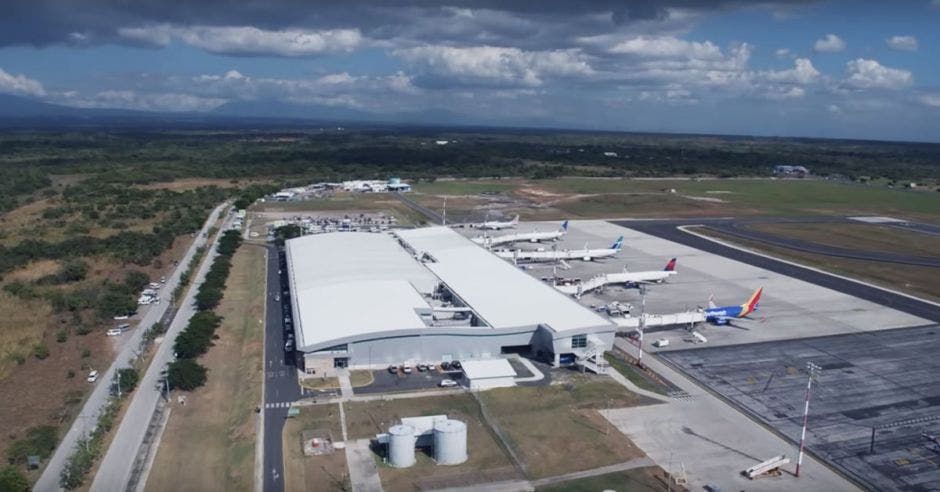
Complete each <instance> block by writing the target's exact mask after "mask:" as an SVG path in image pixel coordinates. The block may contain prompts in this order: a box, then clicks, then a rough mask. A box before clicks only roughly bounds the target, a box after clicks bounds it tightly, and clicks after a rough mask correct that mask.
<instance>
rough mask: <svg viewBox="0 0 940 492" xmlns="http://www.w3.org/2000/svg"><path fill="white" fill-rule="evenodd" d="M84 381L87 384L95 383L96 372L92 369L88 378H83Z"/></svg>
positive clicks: (96, 378)
mask: <svg viewBox="0 0 940 492" xmlns="http://www.w3.org/2000/svg"><path fill="white" fill-rule="evenodd" d="M85 380H86V381H88V382H89V383H94V382H95V381H97V380H98V371H96V370H94V369H92V370H91V372H89V373H88V377H87V378H85Z"/></svg>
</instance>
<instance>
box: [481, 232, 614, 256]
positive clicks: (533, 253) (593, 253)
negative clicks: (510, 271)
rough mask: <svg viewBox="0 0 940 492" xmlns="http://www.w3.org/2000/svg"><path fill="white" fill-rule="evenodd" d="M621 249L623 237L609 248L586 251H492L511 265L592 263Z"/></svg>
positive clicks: (585, 248) (586, 249) (586, 248)
mask: <svg viewBox="0 0 940 492" xmlns="http://www.w3.org/2000/svg"><path fill="white" fill-rule="evenodd" d="M622 248H623V236H620V237H618V238H617V240H616V241H614V244H611V245H610V247H609V248H602V249H588V247H587V245H585V246H584V249H565V250H561V251H526V250H521V249H516V250H509V249H503V250H497V251H494V253H495V254H496V256H498V257H500V258H503V259H506V260H512V261H513V263H520V262H522V263H525V262H540V261H561V260H582V261H593V260H596V259H599V258H608V257H611V256H614V255H616V254H617V253H619V252H620V250H621V249H622Z"/></svg>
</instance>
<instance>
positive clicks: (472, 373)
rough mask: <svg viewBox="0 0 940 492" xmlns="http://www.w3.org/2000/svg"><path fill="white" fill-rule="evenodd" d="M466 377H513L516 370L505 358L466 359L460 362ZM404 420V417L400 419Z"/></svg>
mask: <svg viewBox="0 0 940 492" xmlns="http://www.w3.org/2000/svg"><path fill="white" fill-rule="evenodd" d="M460 364H461V367H462V369H463V373H464V374H466V375H467V378H468V379H487V378H507V377H515V376H516V370H515V369H513V368H512V366H511V365H509V361H508V360H506V359H484V360H477V359H467V360H463V361H461V362H460ZM402 421H404V419H402Z"/></svg>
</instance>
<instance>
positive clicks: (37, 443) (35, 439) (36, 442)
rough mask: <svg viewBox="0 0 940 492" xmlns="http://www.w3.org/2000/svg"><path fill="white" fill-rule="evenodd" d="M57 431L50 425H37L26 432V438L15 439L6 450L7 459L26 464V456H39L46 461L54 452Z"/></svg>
mask: <svg viewBox="0 0 940 492" xmlns="http://www.w3.org/2000/svg"><path fill="white" fill-rule="evenodd" d="M58 440H59V436H58V430H57V429H56V428H55V426H52V425H39V426H36V427H30V428H29V429H27V430H26V436H25V437H23V438H22V439H17V440H15V441H13V443H11V444H10V447H9V448H7V457H8V458H9V459H10V460H12V461H14V462H19V463H26V457H27V456H34V455H35V456H39V459H43V460H44V459H46V458H48V457H49V456H50V455H52V452H53V451H55V446H56V444H57V443H58Z"/></svg>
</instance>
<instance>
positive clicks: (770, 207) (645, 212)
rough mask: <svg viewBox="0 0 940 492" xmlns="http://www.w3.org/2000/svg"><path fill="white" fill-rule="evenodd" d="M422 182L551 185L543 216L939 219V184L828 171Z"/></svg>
mask: <svg viewBox="0 0 940 492" xmlns="http://www.w3.org/2000/svg"><path fill="white" fill-rule="evenodd" d="M415 190H416V191H419V192H425V193H436V194H451V195H468V194H479V193H483V192H487V191H501V192H510V193H512V192H514V191H516V192H518V191H523V192H522V193H519V194H518V195H519V196H523V197H526V198H528V199H532V198H533V197H534V196H537V195H533V194H531V193H530V192H531V191H532V190H535V191H541V192H546V193H548V194H550V195H547V196H544V197H541V198H536V200H537V201H541V203H543V204H544V203H545V202H551V204H550V208H548V209H546V208H542V209H540V213H539V217H540V218H555V215H557V216H558V217H561V216H565V215H566V214H567V215H573V216H577V217H580V218H604V217H627V216H639V217H676V216H708V215H727V214H733V215H778V216H794V215H854V214H860V215H861V214H878V215H897V216H900V217H905V218H910V219H914V220H922V221H928V222H935V223H936V222H940V195H938V193H936V192H931V191H910V190H901V189H892V188H887V187H885V186H881V185H877V186H876V185H871V186H869V185H861V184H855V183H845V182H835V181H825V180H821V179H806V180H773V179H702V180H691V179H617V178H559V179H551V180H522V179H507V180H500V181H492V182H488V181H472V180H468V181H463V180H457V181H442V182H435V183H422V184H418V185H416V186H415ZM671 190H675V193H672V192H671ZM578 195H586V196H578ZM545 210H554V211H555V214H546V212H545ZM523 215H525V214H523Z"/></svg>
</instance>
